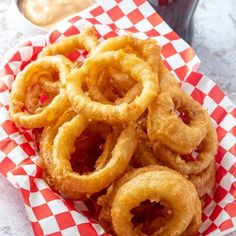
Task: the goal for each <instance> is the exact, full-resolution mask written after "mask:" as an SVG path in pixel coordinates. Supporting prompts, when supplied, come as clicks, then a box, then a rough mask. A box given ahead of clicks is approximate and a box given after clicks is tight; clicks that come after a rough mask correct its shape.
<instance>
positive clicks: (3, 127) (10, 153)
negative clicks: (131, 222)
mask: <svg viewBox="0 0 236 236" xmlns="http://www.w3.org/2000/svg"><path fill="white" fill-rule="evenodd" d="M89 25H93V27H94V28H95V29H96V31H97V33H98V36H99V38H100V40H101V41H102V40H104V39H107V38H109V37H114V36H117V35H122V34H128V33H130V32H131V33H132V34H133V35H134V36H136V37H139V38H148V37H151V38H154V39H156V40H157V42H158V43H159V44H160V45H161V46H162V57H163V59H164V63H165V65H166V67H167V68H168V69H169V70H170V71H171V72H172V73H173V74H174V75H175V76H176V78H177V79H178V80H179V81H180V82H181V85H182V88H183V89H184V90H185V91H186V92H187V93H189V94H191V96H192V97H193V98H194V99H195V100H197V101H198V102H199V103H200V104H201V105H202V106H203V107H204V108H205V109H207V110H208V112H209V114H210V116H211V118H212V121H213V123H214V126H215V128H216V130H217V135H218V140H219V148H218V153H217V155H216V157H215V158H216V162H217V173H216V182H217V186H216V190H215V193H214V195H212V196H210V195H207V196H206V197H205V205H204V210H203V215H202V220H203V223H202V225H201V227H200V229H199V235H211V236H213V235H217V236H221V235H225V234H228V233H231V232H233V231H236V199H235V198H236V158H235V157H236V142H235V141H236V120H235V117H236V108H235V106H234V105H233V104H232V102H231V101H230V100H229V98H228V97H227V96H225V95H224V93H223V92H222V91H221V89H220V88H219V87H218V86H217V85H216V84H215V82H213V81H212V80H210V79H208V78H207V77H205V76H204V75H202V74H200V73H197V72H196V69H197V68H198V66H199V63H200V61H199V59H198V57H197V55H196V54H195V52H194V50H193V49H192V48H191V47H190V46H189V45H188V44H187V43H186V42H185V41H184V40H182V39H181V38H180V37H179V36H178V35H177V34H176V33H175V32H173V31H172V29H171V28H170V27H169V26H168V25H167V24H166V23H165V22H164V21H163V19H162V18H161V17H160V16H159V15H158V14H157V13H156V12H155V10H154V9H153V8H152V7H151V5H150V4H149V3H148V1H146V0H126V1H122V0H110V1H105V0H104V1H98V3H97V4H95V5H93V6H92V7H90V8H88V9H87V10H85V11H83V12H81V13H79V14H77V15H74V16H72V17H70V18H68V19H66V20H65V21H63V22H61V23H59V24H58V25H56V26H55V27H54V28H53V29H52V30H51V31H50V32H49V33H48V34H47V35H46V36H37V37H34V38H31V39H28V40H26V41H25V42H23V43H21V44H20V45H19V46H17V47H16V48H14V49H13V50H12V51H11V53H8V54H7V56H6V57H5V59H4V60H3V62H2V63H1V66H0V172H1V173H2V174H3V175H4V176H5V177H6V178H7V179H8V180H9V181H10V182H11V183H12V184H13V185H14V186H15V187H16V188H18V189H19V191H20V192H21V194H22V196H23V199H24V204H25V208H26V212H27V215H28V217H29V220H30V221H31V223H32V227H33V231H34V233H35V235H38V236H40V235H54V236H56V235H70V236H73V235H81V236H96V235H103V236H104V235H108V234H106V233H105V232H104V230H103V229H102V228H101V227H100V226H99V224H98V223H97V222H96V221H94V220H93V219H91V218H90V217H89V213H88V211H87V208H86V206H85V204H84V203H83V202H81V201H75V202H72V201H68V200H64V199H63V198H62V197H61V196H60V195H58V194H57V193H55V192H53V191H52V190H51V189H50V187H49V186H48V185H47V184H46V183H45V182H44V180H43V179H42V170H41V168H40V167H39V165H38V161H39V154H38V149H37V145H36V143H35V140H34V136H33V133H32V131H31V130H27V129H23V128H17V127H16V126H15V124H14V123H13V122H12V121H11V120H10V117H9V112H8V108H9V94H10V91H11V86H12V82H13V81H14V79H15V76H16V75H17V73H18V72H19V71H21V70H22V69H23V68H24V67H25V66H26V65H27V64H29V63H30V62H31V61H33V60H35V59H36V58H37V55H38V53H39V52H40V51H41V50H42V48H43V47H45V46H46V45H48V44H52V43H54V42H57V41H59V40H60V39H61V38H63V37H67V36H70V35H74V34H78V33H79V32H80V31H81V30H82V29H84V28H85V27H87V26H89ZM84 56H85V52H83V51H76V52H74V53H72V54H70V55H69V57H70V59H71V60H73V61H76V60H78V61H81V60H83V59H84Z"/></svg>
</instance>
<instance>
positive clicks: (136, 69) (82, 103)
mask: <svg viewBox="0 0 236 236" xmlns="http://www.w3.org/2000/svg"><path fill="white" fill-rule="evenodd" d="M109 64H112V65H113V67H116V68H118V69H120V70H121V71H123V72H124V73H127V74H129V75H131V76H132V78H133V79H135V80H137V81H138V82H140V83H141V84H142V85H143V89H142V92H141V94H140V95H139V96H137V97H136V98H135V100H134V101H132V102H131V103H130V104H127V103H121V104H119V105H110V104H102V103H99V102H94V101H92V100H91V98H90V97H88V96H86V94H85V93H84V92H83V90H82V89H81V87H82V83H83V82H84V79H85V78H86V77H87V79H88V80H90V81H91V80H93V83H96V81H95V80H94V78H97V77H98V75H99V73H100V70H102V69H103V68H104V67H105V66H106V65H109ZM95 65H96V67H97V68H99V70H97V71H96V72H94V71H92V68H94V66H95ZM90 76H91V78H90ZM67 79H68V80H67V81H68V82H67V94H68V96H69V99H70V101H71V103H72V106H73V108H74V109H75V110H76V111H77V112H79V113H80V112H81V113H83V114H85V115H88V116H89V117H91V118H92V119H96V120H103V121H108V122H120V121H132V120H136V119H137V118H138V117H139V116H140V115H141V114H142V113H143V112H144V111H145V109H146V108H147V107H148V105H149V104H150V102H151V101H152V100H153V99H154V98H155V96H156V95H157V89H158V85H157V84H158V78H157V76H156V75H155V73H153V72H152V71H151V69H150V68H149V66H147V64H146V63H145V62H143V61H142V60H141V59H139V58H138V57H136V56H134V55H129V54H126V53H124V52H123V51H116V52H104V53H101V54H99V55H98V56H94V57H90V59H89V60H87V61H86V62H85V63H84V65H83V66H82V67H81V68H79V69H75V70H73V71H72V72H71V74H70V75H69V76H68V77H67Z"/></svg>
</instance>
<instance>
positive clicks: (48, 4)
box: [18, 0, 96, 29]
mask: <svg viewBox="0 0 236 236" xmlns="http://www.w3.org/2000/svg"><path fill="white" fill-rule="evenodd" d="M95 2H96V0H19V3H18V5H19V8H20V10H21V12H22V13H23V14H24V16H25V17H26V18H27V19H28V20H30V21H31V22H33V23H34V24H36V25H38V26H41V27H43V28H47V29H48V28H50V27H52V26H53V25H55V24H56V23H57V22H58V21H60V20H62V19H64V18H65V17H67V16H70V15H72V14H74V13H76V12H79V11H82V10H84V9H86V8H87V7H89V6H91V5H92V4H93V3H95Z"/></svg>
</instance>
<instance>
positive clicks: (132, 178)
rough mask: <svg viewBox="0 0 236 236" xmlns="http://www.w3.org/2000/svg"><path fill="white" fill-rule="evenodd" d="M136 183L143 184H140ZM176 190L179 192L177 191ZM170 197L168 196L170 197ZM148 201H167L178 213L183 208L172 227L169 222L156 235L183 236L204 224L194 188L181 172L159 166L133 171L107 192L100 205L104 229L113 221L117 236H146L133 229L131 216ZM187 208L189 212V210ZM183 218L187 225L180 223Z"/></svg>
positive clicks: (171, 220) (173, 219) (174, 219)
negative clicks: (140, 205)
mask: <svg viewBox="0 0 236 236" xmlns="http://www.w3.org/2000/svg"><path fill="white" fill-rule="evenodd" d="M152 178H153V183H152ZM159 178H160V180H159ZM162 178H163V179H165V183H166V181H167V180H168V183H169V184H170V183H172V182H173V185H172V184H170V185H169V184H164V185H163V179H162ZM154 179H155V180H154ZM176 180H178V181H176ZM159 181H160V186H164V188H168V191H166V192H165V191H164V190H163V189H162V187H159ZM136 182H139V183H138V184H137V183H136ZM142 182H145V184H144V183H143V184H141V183H142ZM146 182H148V183H146ZM167 186H168V187H167ZM170 186H171V187H170ZM186 186H188V187H186ZM143 188H144V189H143ZM175 188H176V189H178V190H176V191H175ZM134 189H135V190H134ZM170 189H171V190H170ZM181 189H182V190H181ZM139 190H140V192H139ZM141 190H142V191H141ZM149 190H150V191H149ZM185 191H187V192H185ZM131 192H132V196H131V197H130V195H129V194H131ZM133 192H134V193H135V194H134V193H133ZM183 192H185V193H183ZM137 193H139V194H137ZM167 193H168V196H166V195H167ZM172 194H174V195H175V197H174V199H175V200H176V198H180V199H181V200H179V201H181V203H180V205H182V204H183V206H181V207H180V206H179V205H178V204H177V203H176V202H178V203H179V201H176V202H175V203H173V198H172V197H171V196H170V195H172ZM183 194H184V195H185V194H186V199H188V200H187V201H189V200H190V198H191V199H192V201H191V202H193V203H194V204H193V205H192V206H191V207H190V206H189V205H190V204H189V202H187V203H186V202H185V203H184V201H185V200H186V199H185V197H184V196H183ZM134 195H135V197H134ZM146 199H150V200H151V201H154V200H156V201H157V202H159V201H162V200H165V202H167V203H169V204H170V206H171V207H172V210H174V212H175V209H176V208H178V207H180V208H181V209H180V211H179V213H178V214H175V213H174V218H172V219H170V220H169V221H168V223H167V222H166V224H165V225H164V226H163V225H162V228H161V229H157V232H156V233H154V234H152V235H159V234H158V231H159V233H160V231H161V233H162V235H173V232H174V231H175V233H176V234H175V235H180V234H181V233H184V231H186V230H188V231H190V229H191V231H193V229H194V230H196V228H198V227H199V225H200V223H201V204H200V201H199V199H198V197H197V193H196V190H195V188H194V187H193V185H192V184H191V183H190V182H189V181H188V180H186V179H185V178H184V177H182V176H181V175H180V174H178V173H177V172H175V171H172V170H170V169H168V168H166V167H161V166H158V165H155V166H148V167H144V168H139V169H137V170H133V171H131V172H128V173H127V174H125V175H124V176H123V177H122V178H121V179H119V180H117V181H116V182H114V183H113V184H112V185H111V187H110V188H109V189H108V190H107V194H106V195H104V196H102V197H100V198H99V199H98V204H100V205H102V209H101V211H100V214H99V221H100V222H101V224H102V226H103V227H104V226H105V228H106V225H109V222H111V221H112V224H113V227H114V231H115V232H116V234H117V235H132V236H133V235H145V234H143V233H142V232H140V228H141V227H136V228H135V229H134V228H133V225H132V223H131V218H132V215H131V213H130V210H131V209H132V208H134V207H136V206H138V205H139V203H140V202H142V201H144V200H146ZM167 199H168V200H167ZM171 199H172V200H171ZM123 203H124V204H123ZM176 205H178V206H176ZM175 207H176V208H175ZM186 207H187V208H188V209H186ZM190 208H191V209H190ZM183 209H186V210H183ZM183 212H184V213H183ZM187 212H188V213H187ZM182 214H183V215H182ZM184 215H185V216H184ZM178 217H179V220H176V218H178ZM182 217H183V221H184V222H185V223H183V222H182V220H180V219H181V218H182ZM175 221H177V223H173V225H175V226H173V225H172V224H171V223H172V222H175ZM180 222H182V223H183V224H182V225H181V223H180ZM178 224H179V225H178ZM170 225H172V226H173V228H172V227H168V226H170ZM180 225H181V226H180ZM193 226H194V227H193ZM196 226H197V227H196ZM178 227H179V228H178ZM122 228H123V229H122ZM112 230H113V229H111V228H110V231H108V232H112ZM165 233H166V234H165Z"/></svg>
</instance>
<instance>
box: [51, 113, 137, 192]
mask: <svg viewBox="0 0 236 236" xmlns="http://www.w3.org/2000/svg"><path fill="white" fill-rule="evenodd" d="M88 125H89V122H88V121H87V119H86V118H85V117H84V116H82V115H80V114H79V115H77V116H75V117H74V118H73V119H72V120H71V121H70V122H67V123H65V124H64V125H63V126H62V127H61V128H60V129H59V131H58V134H57V136H56V138H55V140H54V145H53V155H52V156H53V158H52V166H53V176H54V178H55V180H56V183H57V184H56V185H57V188H58V189H59V192H61V193H63V194H64V195H66V196H67V195H68V193H69V194H70V192H74V193H78V194H81V193H87V194H89V193H95V192H99V191H100V190H102V189H104V188H106V187H107V186H109V185H110V184H111V183H112V181H114V180H115V179H116V178H118V177H119V176H120V175H121V174H122V173H123V172H124V171H125V169H126V167H127V166H128V164H129V160H130V159H131V157H132V154H133V152H134V149H135V147H136V133H135V130H134V127H133V126H132V125H129V126H128V127H127V128H126V129H124V130H123V131H122V132H121V134H120V136H119V137H118V139H117V143H116V145H115V147H114V149H113V150H112V157H111V159H110V160H109V161H108V163H107V164H106V166H105V167H103V168H102V169H99V170H97V171H94V172H91V173H88V174H86V175H80V174H78V173H76V172H73V170H72V167H71V164H70V161H69V160H70V154H71V153H72V152H73V149H74V141H75V140H76V138H77V137H79V136H80V134H81V133H82V131H83V130H85V129H86V128H87V126H88ZM62 146H64V148H63V149H61V147H62ZM121 150H122V152H121ZM124 150H126V151H124ZM101 179H102V180H103V181H101Z"/></svg>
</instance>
